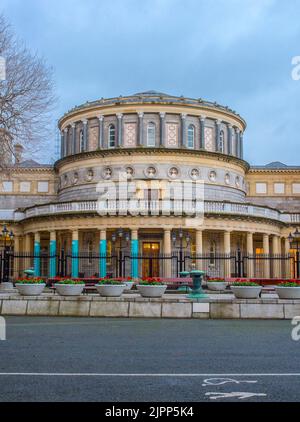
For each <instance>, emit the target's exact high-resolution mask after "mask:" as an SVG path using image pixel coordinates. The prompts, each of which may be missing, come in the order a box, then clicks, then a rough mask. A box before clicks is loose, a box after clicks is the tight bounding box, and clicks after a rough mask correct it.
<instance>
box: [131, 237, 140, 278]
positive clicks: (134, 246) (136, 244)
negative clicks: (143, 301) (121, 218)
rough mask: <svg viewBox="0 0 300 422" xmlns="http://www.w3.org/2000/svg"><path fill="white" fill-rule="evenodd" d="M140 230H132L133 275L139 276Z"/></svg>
mask: <svg viewBox="0 0 300 422" xmlns="http://www.w3.org/2000/svg"><path fill="white" fill-rule="evenodd" d="M138 239H139V238H138V231H137V230H132V231H131V277H132V278H138V276H139V260H138V258H134V257H135V256H136V257H137V256H138V254H139V240H138Z"/></svg>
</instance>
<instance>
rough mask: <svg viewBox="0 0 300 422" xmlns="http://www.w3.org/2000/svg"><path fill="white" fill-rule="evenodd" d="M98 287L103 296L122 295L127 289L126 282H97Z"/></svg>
mask: <svg viewBox="0 0 300 422" xmlns="http://www.w3.org/2000/svg"><path fill="white" fill-rule="evenodd" d="M96 289H97V291H98V293H99V294H100V295H101V296H105V297H120V296H121V295H122V293H123V292H124V290H125V289H126V284H96Z"/></svg>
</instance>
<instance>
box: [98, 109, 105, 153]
mask: <svg viewBox="0 0 300 422" xmlns="http://www.w3.org/2000/svg"><path fill="white" fill-rule="evenodd" d="M98 120H99V130H98V148H99V149H101V148H103V145H104V124H103V122H104V116H102V115H100V116H99V117H98Z"/></svg>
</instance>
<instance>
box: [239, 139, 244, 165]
mask: <svg viewBox="0 0 300 422" xmlns="http://www.w3.org/2000/svg"><path fill="white" fill-rule="evenodd" d="M240 158H241V159H243V158H244V138H243V134H242V133H241V134H240Z"/></svg>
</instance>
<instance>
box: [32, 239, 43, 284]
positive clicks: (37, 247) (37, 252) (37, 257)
mask: <svg viewBox="0 0 300 422" xmlns="http://www.w3.org/2000/svg"><path fill="white" fill-rule="evenodd" d="M33 262H34V264H33V267H34V276H35V277H40V275H41V235H40V233H39V232H36V233H35V234H34V259H33Z"/></svg>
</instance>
